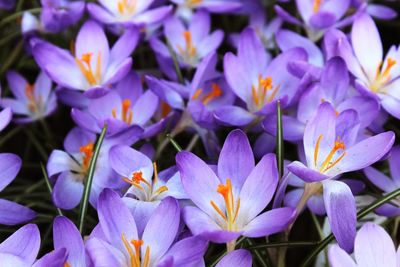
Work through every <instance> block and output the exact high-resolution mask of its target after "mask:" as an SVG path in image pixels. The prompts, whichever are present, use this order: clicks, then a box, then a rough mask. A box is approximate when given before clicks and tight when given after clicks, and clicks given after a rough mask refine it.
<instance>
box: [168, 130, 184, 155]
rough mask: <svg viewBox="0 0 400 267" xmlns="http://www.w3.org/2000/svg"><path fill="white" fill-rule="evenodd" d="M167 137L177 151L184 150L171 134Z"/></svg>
mask: <svg viewBox="0 0 400 267" xmlns="http://www.w3.org/2000/svg"><path fill="white" fill-rule="evenodd" d="M167 138H168V140H169V141H170V142H171V144H172V145H173V146H174V147H175V149H176V151H178V152H181V151H182V147H181V146H180V145H179V144H178V143H177V142H176V141H175V140H174V138H173V137H172V136H171V135H170V134H167Z"/></svg>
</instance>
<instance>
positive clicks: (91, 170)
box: [79, 124, 107, 234]
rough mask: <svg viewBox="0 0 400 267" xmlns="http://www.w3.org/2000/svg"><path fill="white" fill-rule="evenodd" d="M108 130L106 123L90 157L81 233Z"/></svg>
mask: <svg viewBox="0 0 400 267" xmlns="http://www.w3.org/2000/svg"><path fill="white" fill-rule="evenodd" d="M106 131H107V124H105V125H104V127H103V130H102V131H101V134H100V136H99V139H98V140H97V142H96V146H95V148H94V153H93V156H92V158H91V159H90V165H89V171H88V175H87V178H86V184H85V189H84V191H83V197H82V202H81V208H80V213H79V232H80V233H81V234H82V233H83V227H84V225H85V217H86V213H87V209H88V205H89V196H90V189H91V187H92V181H93V177H94V172H95V170H96V162H97V158H98V157H99V153H100V148H101V144H102V143H103V140H104V137H105V135H106Z"/></svg>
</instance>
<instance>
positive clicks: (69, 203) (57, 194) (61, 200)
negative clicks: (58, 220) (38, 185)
mask: <svg viewBox="0 0 400 267" xmlns="http://www.w3.org/2000/svg"><path fill="white" fill-rule="evenodd" d="M82 178H83V176H82V175H80V174H74V173H72V172H69V171H66V172H63V173H61V174H60V176H59V177H58V178H57V181H56V184H55V185H54V190H53V201H54V204H55V205H56V206H57V207H59V208H62V209H67V210H69V209H73V208H75V207H76V206H77V205H78V204H79V202H80V200H81V198H82V194H83V187H84V186H83V182H82V181H81V179H82Z"/></svg>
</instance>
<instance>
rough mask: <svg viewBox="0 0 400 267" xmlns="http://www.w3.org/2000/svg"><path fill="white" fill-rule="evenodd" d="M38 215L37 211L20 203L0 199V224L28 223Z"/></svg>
mask: <svg viewBox="0 0 400 267" xmlns="http://www.w3.org/2000/svg"><path fill="white" fill-rule="evenodd" d="M35 217H36V212H34V211H33V210H31V209H30V208H27V207H24V206H22V205H20V204H18V203H15V202H12V201H9V200H5V199H0V224H4V225H15V224H21V223H26V222H29V221H31V220H33V219H34V218H35Z"/></svg>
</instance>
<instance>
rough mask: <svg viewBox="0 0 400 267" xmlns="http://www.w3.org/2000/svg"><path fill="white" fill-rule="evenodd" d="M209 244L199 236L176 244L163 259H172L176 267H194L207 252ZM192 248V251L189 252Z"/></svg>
mask: <svg viewBox="0 0 400 267" xmlns="http://www.w3.org/2000/svg"><path fill="white" fill-rule="evenodd" d="M207 246H208V242H207V241H206V240H204V239H202V238H199V237H197V236H192V237H188V238H185V239H182V240H180V241H178V242H176V243H175V244H174V245H173V246H172V247H171V248H170V249H169V250H168V252H167V253H166V254H165V255H164V256H163V258H168V257H172V258H173V259H174V260H173V262H174V265H173V266H176V267H184V266H192V265H194V264H195V263H197V262H198V261H199V260H200V259H201V258H202V257H203V255H204V253H205V252H206V250H207ZM187 248H190V250H187Z"/></svg>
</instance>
